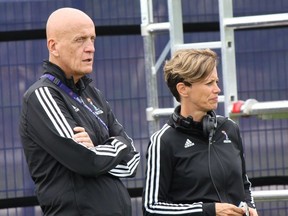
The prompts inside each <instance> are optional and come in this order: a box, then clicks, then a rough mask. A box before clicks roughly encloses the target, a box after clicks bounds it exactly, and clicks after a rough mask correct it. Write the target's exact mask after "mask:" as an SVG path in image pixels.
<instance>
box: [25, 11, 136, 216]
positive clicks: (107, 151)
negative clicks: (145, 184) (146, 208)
mask: <svg viewBox="0 0 288 216" xmlns="http://www.w3.org/2000/svg"><path fill="white" fill-rule="evenodd" d="M46 33H47V47H48V50H49V60H47V61H44V64H43V75H42V76H41V78H40V79H39V80H38V81H36V82H35V83H34V84H33V85H32V86H30V88H29V89H28V90H27V92H26V93H25V94H24V96H23V106H22V113H21V118H20V136H21V141H22V144H23V149H24V153H25V157H26V160H27V164H28V167H29V171H30V173H31V177H32V179H33V181H34V182H35V190H36V195H37V198H38V201H39V204H40V206H41V209H42V211H43V213H44V215H49V216H52V215H57V216H62V215H63V216H79V215H87V216H88V215H89V216H90V215H101V216H108V215H111V216H112V215H113V216H114V215H119V216H120V215H123V216H129V215H131V201H130V196H129V194H128V191H127V189H126V188H125V186H124V185H123V183H122V182H121V180H120V179H119V178H126V177H133V176H135V174H136V169H137V166H138V163H139V159H140V157H139V153H138V152H137V151H136V149H135V147H134V145H133V141H132V139H131V138H130V137H129V136H128V135H127V134H126V132H125V130H124V128H123V126H122V125H121V124H120V123H119V122H118V121H117V119H116V117H115V115H114V114H113V112H112V110H111V108H110V106H109V104H108V102H107V101H106V100H105V98H104V97H103V95H102V93H101V92H100V91H99V89H96V88H95V87H93V86H92V85H91V81H92V80H91V79H90V78H89V77H88V76H87V75H88V74H90V73H91V72H92V69H93V60H94V52H95V48H94V41H95V38H96V34H95V26H94V23H93V21H92V20H91V18H90V17H89V16H88V15H86V14H85V13H83V12H82V11H80V10H77V9H73V8H61V9H58V10H56V11H55V12H53V13H52V14H51V15H50V17H49V18H48V21H47V26H46Z"/></svg>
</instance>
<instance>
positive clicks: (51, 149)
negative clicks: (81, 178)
mask: <svg viewBox="0 0 288 216" xmlns="http://www.w3.org/2000/svg"><path fill="white" fill-rule="evenodd" d="M22 116H23V117H22V120H21V121H22V123H21V125H22V126H21V134H22V135H21V136H22V137H23V140H24V142H26V143H28V142H30V143H37V145H39V146H40V147H41V148H42V149H44V150H45V151H46V152H48V154H50V155H51V156H52V157H53V158H54V159H55V160H57V161H58V162H59V163H61V164H62V165H63V166H65V167H67V168H68V169H70V170H72V171H73V172H76V173H78V174H80V175H86V176H93V177H95V176H98V175H101V174H104V173H107V172H108V171H109V170H111V169H112V168H114V167H115V166H116V165H118V164H119V163H120V161H122V160H123V159H125V158H126V157H127V155H128V154H129V152H130V151H131V143H130V142H128V141H127V140H126V139H124V138H122V137H121V136H114V137H110V138H109V139H107V140H106V141H105V142H103V143H101V144H99V145H97V146H96V147H95V148H93V149H92V150H90V149H87V148H86V147H84V146H82V145H80V144H78V143H77V142H75V141H74V140H73V139H72V136H73V134H74V133H73V128H74V127H75V126H76V125H77V123H76V122H75V120H74V119H73V117H72V116H71V113H70V112H69V111H68V109H67V104H66V103H65V102H64V101H63V98H61V96H60V94H57V91H55V90H54V89H51V88H48V87H39V88H37V89H36V90H35V91H33V92H30V93H27V94H26V95H25V97H24V103H23V111H22ZM25 146H26V147H25V148H26V149H24V151H26V152H29V150H30V149H29V148H31V146H32V145H29V144H28V145H25Z"/></svg>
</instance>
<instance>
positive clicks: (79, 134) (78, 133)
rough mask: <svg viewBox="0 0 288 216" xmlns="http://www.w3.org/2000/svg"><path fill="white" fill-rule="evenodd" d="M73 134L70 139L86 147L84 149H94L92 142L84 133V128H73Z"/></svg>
mask: <svg viewBox="0 0 288 216" xmlns="http://www.w3.org/2000/svg"><path fill="white" fill-rule="evenodd" d="M73 130H74V132H75V134H74V136H73V137H72V139H73V140H74V141H75V142H77V143H79V144H81V145H84V146H86V148H91V147H94V145H93V143H92V140H91V139H90V136H89V134H88V133H87V132H86V131H85V128H83V127H75V128H73Z"/></svg>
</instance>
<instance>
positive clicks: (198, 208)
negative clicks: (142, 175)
mask: <svg viewBox="0 0 288 216" xmlns="http://www.w3.org/2000/svg"><path fill="white" fill-rule="evenodd" d="M217 122H218V123H217V128H216V131H215V134H214V136H213V140H212V142H213V143H212V144H211V145H210V155H211V156H210V161H211V162H210V165H209V162H208V161H209V156H208V154H209V153H208V151H209V150H208V137H204V136H203V132H202V124H200V123H198V124H195V126H194V127H192V128H189V129H187V128H184V127H183V126H180V125H179V124H177V123H175V122H174V120H173V118H172V116H171V118H170V120H169V121H168V123H167V124H165V125H164V126H163V128H162V129H160V130H159V131H157V132H156V133H154V134H153V135H152V136H151V140H150V143H149V146H148V151H147V167H146V185H145V187H144V193H143V213H144V215H191V216H196V215H197V216H215V203H216V202H225V203H231V204H234V205H236V206H238V205H239V204H240V202H241V201H245V202H247V203H248V205H249V206H250V207H253V208H255V206H254V201H253V198H252V197H251V184H250V182H249V180H248V177H247V175H246V168H245V161H244V157H243V147H242V141H241V137H240V133H239V128H238V126H237V124H236V123H235V122H233V121H232V120H230V119H228V118H224V117H220V116H217ZM209 166H210V167H209ZM209 169H210V170H211V172H209ZM212 179H213V180H212ZM214 184H215V185H214ZM217 193H218V194H219V195H217Z"/></svg>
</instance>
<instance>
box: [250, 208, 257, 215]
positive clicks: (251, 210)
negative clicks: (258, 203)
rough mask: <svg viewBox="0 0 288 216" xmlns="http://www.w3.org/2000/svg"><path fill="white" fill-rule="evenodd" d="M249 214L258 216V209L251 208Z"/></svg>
mask: <svg viewBox="0 0 288 216" xmlns="http://www.w3.org/2000/svg"><path fill="white" fill-rule="evenodd" d="M249 214H250V216H258V213H257V211H256V209H253V208H249Z"/></svg>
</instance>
